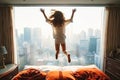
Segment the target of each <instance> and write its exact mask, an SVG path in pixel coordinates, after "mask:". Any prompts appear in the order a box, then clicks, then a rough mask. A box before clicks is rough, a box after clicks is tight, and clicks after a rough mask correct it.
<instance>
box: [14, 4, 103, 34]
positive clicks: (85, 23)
mask: <svg viewBox="0 0 120 80" xmlns="http://www.w3.org/2000/svg"><path fill="white" fill-rule="evenodd" d="M40 8H43V9H45V13H46V15H47V16H48V17H49V16H50V14H51V9H56V10H60V11H62V12H63V13H64V16H65V18H66V19H69V18H70V17H71V14H72V9H74V8H75V9H76V12H75V14H74V17H73V23H71V24H69V25H68V26H69V27H68V30H72V31H73V32H75V33H80V31H82V30H87V29H88V28H94V29H100V28H101V27H102V25H103V24H102V23H103V16H104V7H80V6H79V7H78V6H72V7H70V6H69V7H66V6H59V7H58V6H47V7H46V6H36V7H32V6H31V7H20V6H19V7H14V13H15V15H14V20H15V28H17V29H19V32H20V33H22V32H23V29H24V27H31V28H42V31H43V32H46V33H47V32H49V31H50V30H51V27H50V25H49V24H48V23H46V21H45V18H44V16H43V14H42V13H41V12H40Z"/></svg>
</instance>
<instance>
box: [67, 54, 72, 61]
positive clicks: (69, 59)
mask: <svg viewBox="0 0 120 80" xmlns="http://www.w3.org/2000/svg"><path fill="white" fill-rule="evenodd" d="M67 56H68V62H69V63H70V62H71V58H70V54H68V55H67Z"/></svg>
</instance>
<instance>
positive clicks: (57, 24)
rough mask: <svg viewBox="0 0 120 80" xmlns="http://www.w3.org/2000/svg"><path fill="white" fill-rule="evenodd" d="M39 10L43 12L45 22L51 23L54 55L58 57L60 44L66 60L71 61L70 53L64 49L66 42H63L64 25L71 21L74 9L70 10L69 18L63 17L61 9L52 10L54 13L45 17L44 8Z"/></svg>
mask: <svg viewBox="0 0 120 80" xmlns="http://www.w3.org/2000/svg"><path fill="white" fill-rule="evenodd" d="M40 11H41V12H42V13H43V15H44V17H45V19H46V22H48V23H49V24H51V25H52V28H53V37H54V39H55V49H56V54H55V57H56V59H58V54H59V51H60V45H61V47H62V51H63V53H64V54H65V55H66V56H67V58H68V62H69V63H70V62H71V58H70V54H69V53H67V51H66V43H65V38H66V35H65V27H66V26H67V25H68V24H69V23H70V22H72V21H73V16H74V13H75V11H76V9H73V10H72V15H71V18H70V19H67V20H65V17H64V15H63V13H62V12H61V11H57V10H54V13H53V14H52V15H51V16H50V17H49V18H47V16H46V14H45V11H44V9H40Z"/></svg>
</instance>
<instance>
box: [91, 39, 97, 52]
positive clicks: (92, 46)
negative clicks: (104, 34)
mask: <svg viewBox="0 0 120 80" xmlns="http://www.w3.org/2000/svg"><path fill="white" fill-rule="evenodd" d="M96 48H97V38H96V37H90V41H89V52H91V53H96Z"/></svg>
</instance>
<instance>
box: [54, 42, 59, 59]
mask: <svg viewBox="0 0 120 80" xmlns="http://www.w3.org/2000/svg"><path fill="white" fill-rule="evenodd" d="M55 49H56V54H55V58H56V59H58V54H59V51H60V44H58V43H55Z"/></svg>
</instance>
